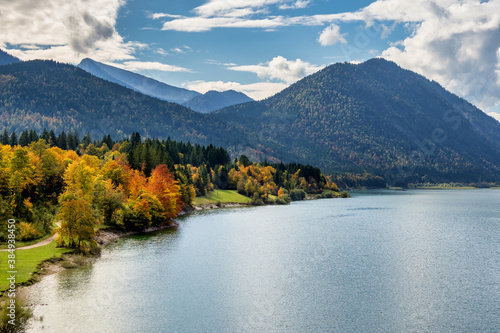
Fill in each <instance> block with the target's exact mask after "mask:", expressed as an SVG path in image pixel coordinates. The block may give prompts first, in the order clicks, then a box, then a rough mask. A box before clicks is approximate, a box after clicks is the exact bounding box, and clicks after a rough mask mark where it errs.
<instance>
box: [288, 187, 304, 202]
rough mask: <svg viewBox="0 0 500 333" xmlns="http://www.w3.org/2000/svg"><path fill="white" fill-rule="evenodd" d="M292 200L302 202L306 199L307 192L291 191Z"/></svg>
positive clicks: (300, 190)
mask: <svg viewBox="0 0 500 333" xmlns="http://www.w3.org/2000/svg"><path fill="white" fill-rule="evenodd" d="M290 198H291V199H292V201H300V200H304V199H305V198H306V192H305V191H304V190H302V189H295V190H291V191H290Z"/></svg>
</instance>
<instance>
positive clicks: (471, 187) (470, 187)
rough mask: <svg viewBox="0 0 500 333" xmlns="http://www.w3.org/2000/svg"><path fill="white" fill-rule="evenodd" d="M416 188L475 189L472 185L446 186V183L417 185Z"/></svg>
mask: <svg viewBox="0 0 500 333" xmlns="http://www.w3.org/2000/svg"><path fill="white" fill-rule="evenodd" d="M416 188H417V189H424V190H476V189H477V187H474V186H446V185H430V186H417V187H416Z"/></svg>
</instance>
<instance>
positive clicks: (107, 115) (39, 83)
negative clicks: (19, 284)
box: [0, 59, 500, 184]
mask: <svg viewBox="0 0 500 333" xmlns="http://www.w3.org/2000/svg"><path fill="white" fill-rule="evenodd" d="M0 121H1V122H2V124H3V126H4V127H6V128H7V129H8V130H9V131H12V130H16V131H22V130H24V129H37V130H39V131H40V130H43V128H44V127H47V128H48V129H54V130H57V131H61V130H65V131H68V130H69V129H73V130H78V131H79V133H81V134H85V133H86V132H91V135H92V137H94V138H99V137H100V136H102V135H103V134H111V135H112V136H114V137H115V138H123V137H127V136H128V135H130V134H131V133H132V132H140V134H141V136H143V137H158V138H166V137H171V138H172V139H176V140H183V141H191V142H193V143H200V144H210V143H213V144H216V145H220V146H224V147H226V148H227V149H228V151H229V152H230V153H231V155H232V156H233V157H234V156H239V155H240V154H245V155H247V156H249V157H250V158H251V159H253V160H261V161H263V160H264V159H267V160H269V161H282V162H297V163H303V164H314V165H316V166H318V167H321V169H322V170H325V171H328V172H338V171H347V172H360V173H362V172H364V171H369V172H373V173H376V174H379V175H384V176H385V177H386V178H387V179H391V182H392V183H395V184H399V183H400V184H405V183H411V182H449V181H456V182H477V181H479V180H481V181H500V147H499V145H498V143H499V142H500V124H499V123H498V122H496V121H495V120H494V119H493V118H491V117H489V116H487V115H486V114H484V113H483V112H482V111H481V110H479V109H477V108H476V107H474V106H473V105H472V104H470V103H468V102H467V101H465V100H463V99H461V98H459V97H458V96H456V95H453V94H452V93H450V92H448V91H446V90H445V89H444V88H442V87H441V86H440V85H438V84H437V83H435V82H432V81H429V80H427V79H426V78H424V77H423V76H420V75H418V74H416V73H413V72H411V71H408V70H404V69H402V68H401V67H399V66H397V65H396V64H394V63H392V62H388V61H386V60H383V59H372V60H369V61H367V62H365V63H362V64H358V65H354V64H348V63H342V64H334V65H331V66H328V67H326V68H324V69H323V70H321V71H319V72H317V73H315V74H313V75H310V76H308V77H305V78H304V79H302V80H300V81H298V82H297V83H295V84H293V85H291V86H290V87H288V88H286V89H284V90H283V91H281V92H280V93H278V94H276V95H274V96H272V97H270V98H267V99H266V100H263V101H253V102H247V103H244V104H238V105H233V106H229V107H226V108H224V109H221V110H218V111H215V112H213V113H210V114H201V113H198V112H195V111H192V110H190V109H188V108H185V107H183V106H181V105H179V104H175V103H169V102H165V101H161V100H159V99H156V98H153V97H149V96H146V95H143V94H141V93H138V92H136V91H133V90H130V89H128V88H125V87H123V86H120V85H118V84H115V83H112V82H108V81H106V80H103V79H100V78H98V77H96V76H93V75H91V74H89V73H87V72H85V71H83V70H81V69H79V68H76V67H73V66H70V65H64V64H58V63H55V62H50V61H32V62H23V63H18V64H11V65H9V66H1V67H0ZM94 132H95V133H98V134H97V135H96V134H95V133H94Z"/></svg>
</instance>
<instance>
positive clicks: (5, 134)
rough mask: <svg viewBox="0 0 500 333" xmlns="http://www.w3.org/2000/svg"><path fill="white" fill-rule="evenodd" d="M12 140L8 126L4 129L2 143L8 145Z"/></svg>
mask: <svg viewBox="0 0 500 333" xmlns="http://www.w3.org/2000/svg"><path fill="white" fill-rule="evenodd" d="M9 142H10V139H9V132H7V128H4V129H3V134H2V144H3V145H8V144H9Z"/></svg>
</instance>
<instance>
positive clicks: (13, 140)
mask: <svg viewBox="0 0 500 333" xmlns="http://www.w3.org/2000/svg"><path fill="white" fill-rule="evenodd" d="M9 144H10V145H11V146H16V145H17V135H16V132H12V133H11V134H10V140H9Z"/></svg>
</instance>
